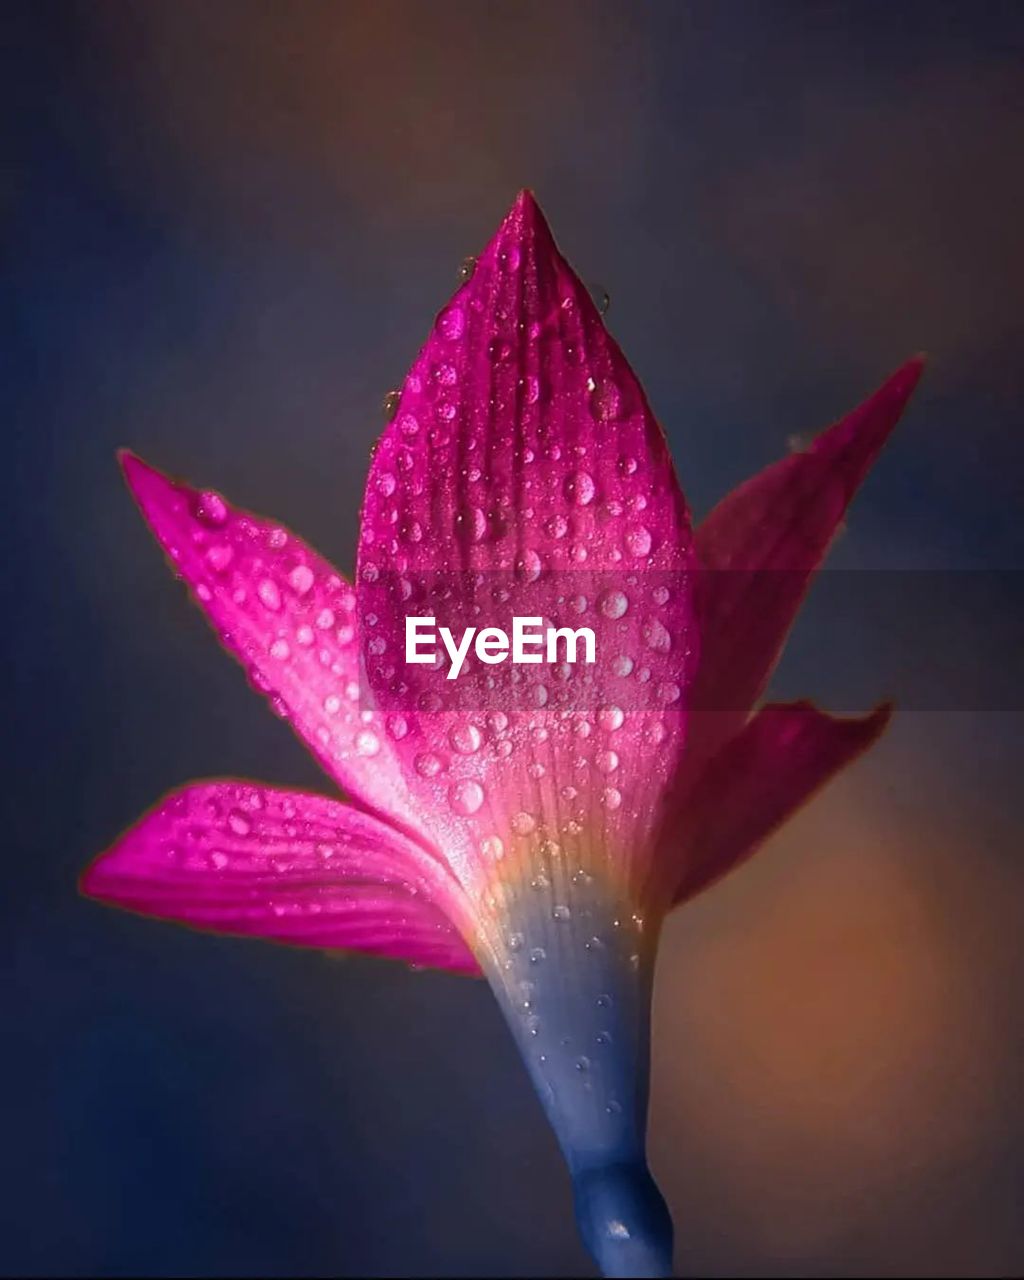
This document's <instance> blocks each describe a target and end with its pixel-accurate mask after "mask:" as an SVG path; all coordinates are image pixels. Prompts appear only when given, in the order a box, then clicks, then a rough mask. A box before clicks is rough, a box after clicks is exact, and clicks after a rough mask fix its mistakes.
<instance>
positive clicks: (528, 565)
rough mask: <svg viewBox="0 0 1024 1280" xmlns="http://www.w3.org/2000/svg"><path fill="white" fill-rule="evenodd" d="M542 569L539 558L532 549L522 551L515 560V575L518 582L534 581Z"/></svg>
mask: <svg viewBox="0 0 1024 1280" xmlns="http://www.w3.org/2000/svg"><path fill="white" fill-rule="evenodd" d="M542 569H543V564H542V562H541V558H540V556H539V555H538V554H537V552H536V551H533V550H532V549H531V550H526V551H524V552H523V554H522V555H521V556H520V557H519V559H518V560H517V561H516V577H517V578H518V579H519V580H520V582H536V581H537V579H538V578H539V577H540V575H541V571H542Z"/></svg>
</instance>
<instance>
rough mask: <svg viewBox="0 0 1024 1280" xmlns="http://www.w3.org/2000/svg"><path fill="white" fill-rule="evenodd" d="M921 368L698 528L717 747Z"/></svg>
mask: <svg viewBox="0 0 1024 1280" xmlns="http://www.w3.org/2000/svg"><path fill="white" fill-rule="evenodd" d="M923 367H924V361H923V359H922V358H920V357H918V358H915V359H913V360H909V361H908V362H907V363H906V364H905V365H903V366H902V368H900V369H898V370H897V371H896V373H894V374H893V375H892V376H891V377H890V378H889V379H888V380H887V381H886V382H885V383H884V384H883V385H882V386H881V387H880V388H879V390H878V391H876V392H875V393H874V395H873V396H871V397H870V398H869V399H868V400H866V401H865V402H864V403H863V404H862V405H861V406H860V407H859V408H857V409H855V410H854V411H853V412H852V413H850V414H848V415H847V416H846V417H845V418H843V419H841V420H840V421H839V422H837V423H836V424H835V425H834V426H832V427H830V428H829V429H828V430H827V431H825V432H823V433H822V434H821V435H820V436H818V438H817V439H816V440H815V441H814V442H813V444H812V445H811V446H810V448H809V449H807V450H806V452H803V453H796V454H792V455H791V456H790V457H788V458H783V459H782V460H781V461H779V462H776V463H775V464H774V465H773V466H770V467H768V468H766V469H765V470H764V471H761V472H760V473H759V474H758V475H756V476H754V477H752V478H751V479H750V480H748V481H747V482H746V483H745V484H742V485H740V486H739V488H738V489H734V490H733V491H732V493H730V494H728V495H727V496H726V497H725V498H723V500H722V501H721V502H720V503H719V504H718V506H717V507H715V509H714V510H713V511H712V512H711V514H710V515H709V516H708V517H707V519H706V520H705V521H704V522H703V524H701V526H700V528H699V529H698V530H697V549H698V553H699V555H700V559H701V563H702V565H703V566H704V568H705V569H707V570H708V571H709V572H707V573H705V574H704V575H703V579H702V589H701V610H700V618H701V651H702V654H703V658H702V663H701V670H700V673H699V675H698V678H697V687H696V690H695V693H694V705H695V706H696V707H698V708H699V709H700V710H701V711H702V712H706V713H708V715H707V718H706V723H705V725H704V728H705V729H710V731H711V732H710V734H709V735H708V738H709V745H713V743H717V742H721V741H723V740H724V739H725V738H727V737H729V736H730V735H731V734H732V733H733V732H735V731H736V730H737V729H738V727H739V726H740V725H741V724H742V723H743V721H744V720H745V719H746V717H747V714H748V712H749V710H750V708H751V707H752V706H753V705H754V703H755V702H756V701H757V699H758V697H759V696H760V694H761V693H762V691H763V689H764V686H765V684H766V683H767V680H768V677H769V675H770V674H771V672H772V670H773V668H774V666H775V663H776V661H777V659H778V656H779V652H780V650H781V648H782V645H783V642H784V640H785V638H786V635H787V633H788V632H789V629H790V626H791V625H792V623H793V619H794V617H795V615H796V612H797V610H798V609H799V607H800V603H801V601H802V600H803V597H804V594H805V592H806V590H807V586H808V583H809V580H810V577H811V575H812V574H813V572H814V570H815V569H816V568H817V567H818V565H819V564H820V563H821V561H822V559H823V557H824V555H825V553H826V551H827V550H828V546H829V543H830V542H831V540H832V537H833V535H834V534H835V532H836V529H837V528H838V526H839V524H840V521H841V520H842V518H843V515H844V513H845V512H846V508H847V506H848V505H849V503H850V500H851V499H852V497H853V495H854V493H855V492H856V490H857V488H858V486H859V485H860V483H861V481H862V480H863V479H864V476H865V475H866V474H867V472H868V470H869V468H870V467H871V464H872V463H873V462H874V460H875V458H876V457H877V456H878V453H879V450H880V449H881V448H882V446H883V445H884V443H885V441H886V439H887V438H888V436H889V433H890V432H891V431H892V429H893V427H894V426H895V425H896V422H897V420H898V419H899V417H900V414H901V413H902V412H903V409H904V407H905V406H906V403H907V400H908V399H909V397H910V394H911V392H912V391H913V390H914V387H915V386H916V385H917V382H918V379H919V378H920V376H921V372H922V369H923ZM702 736H703V735H702Z"/></svg>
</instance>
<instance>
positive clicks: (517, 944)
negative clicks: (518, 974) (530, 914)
mask: <svg viewBox="0 0 1024 1280" xmlns="http://www.w3.org/2000/svg"><path fill="white" fill-rule="evenodd" d="M524 942H525V938H524V937H523V935H522V934H521V933H510V934H509V935H508V949H509V951H522V949H523V943H524Z"/></svg>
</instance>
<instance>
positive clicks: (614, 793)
mask: <svg viewBox="0 0 1024 1280" xmlns="http://www.w3.org/2000/svg"><path fill="white" fill-rule="evenodd" d="M601 803H602V804H603V805H604V807H605V808H606V809H617V808H618V807H619V805H621V804H622V792H621V791H619V790H617V789H616V788H615V787H605V789H604V790H603V791H602V792H601Z"/></svg>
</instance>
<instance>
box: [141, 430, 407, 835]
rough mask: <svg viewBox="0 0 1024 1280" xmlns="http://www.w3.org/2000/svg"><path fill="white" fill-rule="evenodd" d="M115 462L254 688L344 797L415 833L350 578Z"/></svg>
mask: <svg viewBox="0 0 1024 1280" xmlns="http://www.w3.org/2000/svg"><path fill="white" fill-rule="evenodd" d="M121 462H122V466H123V467H124V473H125V478H126V479H127V481H128V485H129V487H130V488H131V491H132V493H133V495H134V497H135V499H136V501H137V502H138V504H139V507H140V508H141V510H142V513H143V515H144V516H145V517H146V520H147V521H148V522H149V525H150V527H151V528H152V530H153V532H154V533H155V534H156V537H157V539H158V540H159V542H160V543H161V545H162V546H163V548H164V550H165V551H166V552H167V554H168V556H169V557H170V559H171V563H172V565H173V567H174V569H175V571H176V572H177V573H179V574H180V575H181V576H182V577H183V578H184V580H185V582H186V583H187V584H188V587H189V590H190V591H191V593H192V597H193V599H194V600H195V602H196V603H197V604H198V605H199V607H200V608H201V609H202V610H203V612H204V613H205V614H206V615H207V617H208V618H209V620H210V622H211V623H212V624H213V626H214V627H215V629H216V630H217V633H218V636H219V638H220V640H221V642H222V644H224V646H225V647H226V648H227V649H228V650H229V651H230V652H231V653H233V654H234V656H235V657H236V658H238V660H239V662H241V663H242V665H243V667H244V668H245V671H246V674H247V675H248V677H249V681H250V683H251V684H252V685H253V686H254V687H255V688H256V689H257V690H258V691H259V692H261V693H263V694H265V696H266V697H267V698H268V699H269V701H270V704H271V706H272V708H273V709H274V710H275V711H276V712H277V714H278V715H280V716H282V717H283V718H285V719H287V720H289V721H290V723H291V724H292V725H293V727H294V728H295V731H296V733H298V734H299V736H300V737H301V738H302V739H303V740H304V741H305V742H306V744H307V745H308V746H309V748H310V749H311V750H312V752H313V754H314V755H315V756H316V757H317V759H318V760H319V761H320V763H321V764H322V765H323V766H324V768H325V769H326V770H327V772H328V773H329V774H330V775H331V776H332V777H333V778H335V779H336V780H337V782H338V783H339V785H340V786H341V787H343V788H344V789H345V790H346V791H347V792H349V794H351V795H352V796H354V797H356V798H358V799H359V800H361V801H362V802H363V803H364V804H365V805H366V806H367V807H369V808H372V809H374V810H375V811H377V812H380V813H386V814H387V815H388V816H389V817H391V818H392V820H398V821H400V822H401V823H402V824H403V825H404V826H406V827H407V828H408V829H410V830H414V831H419V830H421V826H420V823H419V820H418V819H417V817H416V816H415V814H414V812H413V810H412V807H411V806H410V803H409V797H408V792H407V789H406V787H405V783H404V781H403V779H402V776H401V771H400V770H399V768H398V764H397V762H396V760H395V757H394V753H393V752H392V750H391V745H390V740H389V739H388V737H387V736H386V735H385V734H384V732H383V729H382V726H381V723H380V721H379V718H378V717H377V715H376V713H375V712H374V710H373V707H372V705H370V703H369V702H368V701H367V699H366V697H365V689H364V688H363V687H362V685H361V683H360V669H359V622H358V618H357V615H356V598H355V592H354V591H353V589H352V587H351V586H350V585H349V583H348V582H346V580H345V579H344V577H343V576H342V575H341V574H340V573H339V572H338V571H337V570H336V569H335V568H334V567H333V566H332V565H331V564H329V563H328V562H327V561H326V560H324V559H323V557H322V556H319V555H318V554H317V553H316V552H315V551H313V550H312V548H310V547H309V546H307V545H306V543H304V542H303V541H302V540H301V539H300V538H297V537H296V536H295V535H294V534H293V533H291V532H289V531H288V530H287V529H285V528H283V527H282V526H281V525H279V524H277V523H275V522H274V521H272V520H267V519H265V518H264V517H262V516H256V515H253V514H252V513H251V512H248V511H242V510H240V509H239V508H237V507H233V506H231V504H230V503H228V502H227V501H226V500H225V499H224V498H223V497H221V495H220V494H218V493H215V492H213V491H212V490H199V489H194V488H191V487H190V486H189V485H186V484H182V483H180V482H177V481H174V480H171V479H170V478H169V477H167V476H165V475H163V474H162V473H161V472H159V471H157V470H156V469H155V468H154V467H150V466H148V465H147V464H146V463H144V462H143V461H142V460H141V459H140V458H136V457H135V456H134V455H132V454H125V455H123V456H122V459H121Z"/></svg>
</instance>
